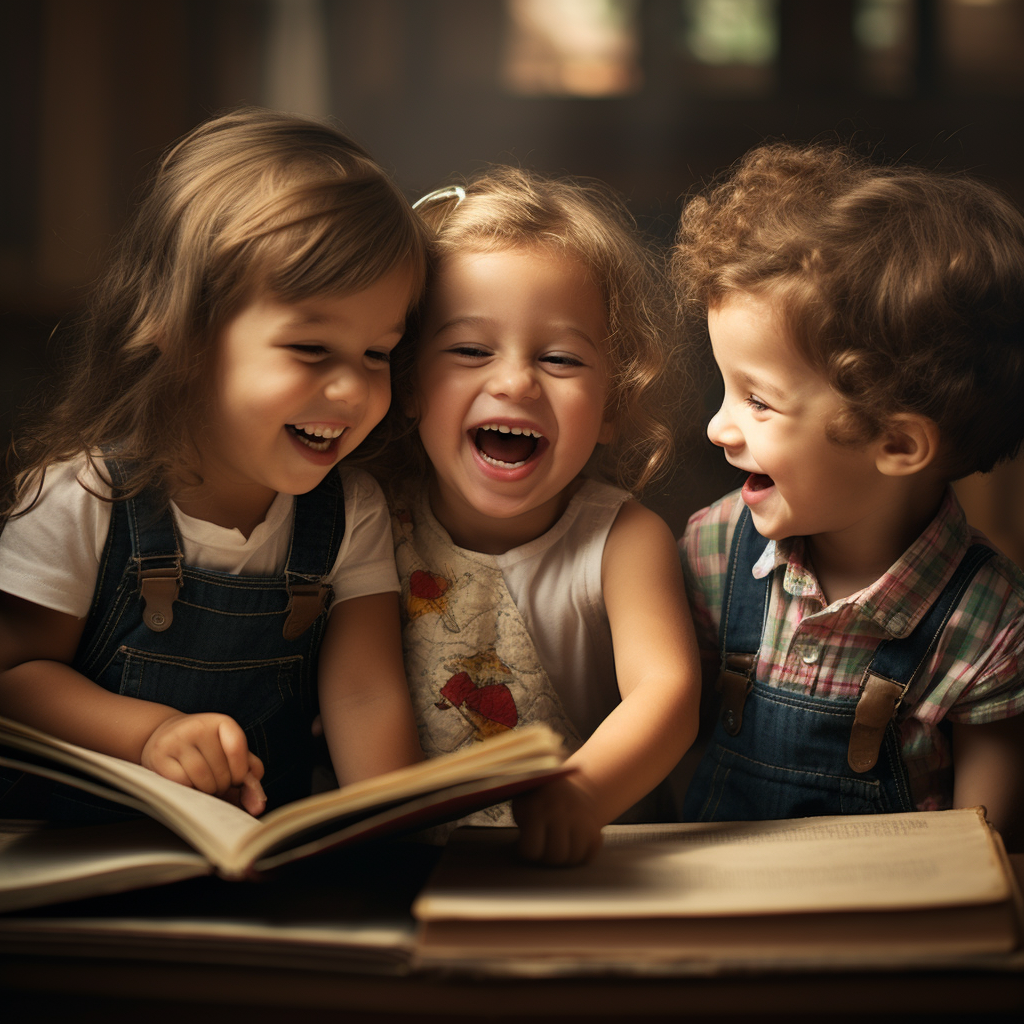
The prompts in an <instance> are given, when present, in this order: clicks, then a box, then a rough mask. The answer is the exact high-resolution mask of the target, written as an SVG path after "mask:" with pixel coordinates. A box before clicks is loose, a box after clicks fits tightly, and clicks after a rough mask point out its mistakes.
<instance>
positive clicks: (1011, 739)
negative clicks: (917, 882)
mask: <svg viewBox="0 0 1024 1024" xmlns="http://www.w3.org/2000/svg"><path fill="white" fill-rule="evenodd" d="M953 768H954V781H953V806H954V807H977V806H978V805H979V804H980V805H982V806H983V807H984V808H985V810H986V812H987V814H986V816H987V818H988V820H989V821H990V822H991V823H992V824H993V825H994V826H995V827H996V828H997V829H998V830H999V833H1000V834H1001V835H1002V837H1003V839H1004V841H1005V842H1006V846H1007V849H1009V850H1010V851H1011V852H1013V853H1016V852H1020V851H1021V850H1022V849H1024V715H1016V716H1015V717H1013V718H1002V719H999V720H998V721H995V722H986V723H985V724H984V725H967V724H964V723H961V722H954V723H953Z"/></svg>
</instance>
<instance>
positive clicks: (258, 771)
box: [247, 750, 264, 779]
mask: <svg viewBox="0 0 1024 1024" xmlns="http://www.w3.org/2000/svg"><path fill="white" fill-rule="evenodd" d="M263 772H264V768H263V762H262V761H261V760H260V759H259V758H258V757H257V756H256V755H255V754H254V753H253V752H252V751H251V750H250V751H249V771H248V772H247V774H249V775H255V776H256V778H257V779H262V778H263Z"/></svg>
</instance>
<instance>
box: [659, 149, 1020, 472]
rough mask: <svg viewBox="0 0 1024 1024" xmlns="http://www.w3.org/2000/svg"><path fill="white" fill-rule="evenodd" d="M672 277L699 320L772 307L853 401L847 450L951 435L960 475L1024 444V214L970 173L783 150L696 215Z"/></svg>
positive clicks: (752, 161) (689, 217) (714, 195)
mask: <svg viewBox="0 0 1024 1024" xmlns="http://www.w3.org/2000/svg"><path fill="white" fill-rule="evenodd" d="M672 264H673V279H674V283H675V286H676V289H677V296H678V300H679V303H680V307H681V309H682V311H683V313H684V316H685V317H686V319H687V320H688V321H690V323H691V324H693V323H694V322H695V321H696V320H698V319H700V320H703V319H705V318H706V316H707V311H708V309H709V308H711V307H714V306H715V305H716V304H717V303H720V302H721V301H722V300H723V299H724V298H725V297H726V296H727V295H728V294H729V293H731V292H750V293H754V294H761V295H765V296H769V297H770V298H771V299H772V301H773V302H774V303H777V308H778V309H779V311H780V313H781V314H782V316H783V317H784V320H785V323H786V326H787V329H788V330H789V332H790V334H791V336H792V338H793V341H794V343H795V344H796V345H797V346H798V347H799V349H800V351H801V353H802V354H803V356H804V357H805V358H806V359H807V361H808V363H809V364H810V365H811V366H812V367H813V368H814V369H815V370H817V371H818V372H819V373H821V374H823V375H824V377H825V378H826V379H827V380H828V381H829V383H830V384H831V386H832V387H833V388H834V389H835V390H836V391H837V392H838V394H839V395H841V396H842V397H843V399H845V402H846V404H847V409H846V412H845V413H844V414H842V415H841V417H840V418H839V420H837V422H835V423H833V424H831V426H830V429H829V436H830V437H831V438H832V440H834V441H836V442H837V443H850V444H858V443H863V442H865V441H867V440H871V439H873V438H875V437H878V436H879V435H880V434H881V432H882V430H883V428H884V425H885V423H886V421H887V419H888V417H889V416H891V415H893V414H894V413H897V412H915V413H919V414H922V415H924V416H927V417H929V418H930V419H931V420H933V421H934V422H935V423H936V424H937V426H938V427H939V430H940V434H941V444H942V454H941V458H942V460H943V461H942V468H943V470H944V472H945V474H946V476H947V478H948V479H950V480H953V479H957V478H959V477H962V476H966V475H967V474H969V473H972V472H976V471H983V472H984V471H988V470H990V469H992V467H993V466H994V465H995V464H996V463H997V462H999V461H1002V460H1004V459H1009V458H1012V457H1013V456H1014V455H1015V454H1016V453H1017V452H1018V451H1019V449H1020V446H1021V441H1022V438H1024V401H1022V397H1021V396H1022V394H1024V218H1022V216H1021V214H1020V212H1019V211H1018V210H1017V209H1016V208H1015V207H1014V206H1013V204H1012V203H1010V202H1009V200H1007V199H1006V198H1005V197H1004V196H1002V195H1001V194H1000V193H999V192H997V191H996V190H995V189H993V188H991V187H989V186H987V185H985V184H983V183H981V182H979V181H976V180H973V179H971V178H969V177H967V176H965V175H960V174H944V173H937V172H932V171H928V170H923V169H920V168H915V167H906V166H882V165H879V164H876V163H874V162H872V161H870V160H868V159H865V158H863V157H861V156H859V155H858V154H856V153H854V152H853V151H852V150H850V149H849V148H846V147H843V146H832V145H813V146H795V145H790V144H785V143H774V144H769V145H765V146H761V147H759V148H757V149H754V150H752V151H751V152H749V153H748V154H747V155H746V156H744V157H743V158H742V159H741V160H740V161H739V162H738V163H737V164H736V165H735V166H734V167H733V168H732V169H731V171H730V172H729V173H728V174H727V176H725V178H724V179H723V180H721V181H719V182H717V183H715V184H713V185H712V186H711V187H710V188H709V189H708V190H707V191H706V192H704V193H703V194H701V195H698V196H697V197H695V198H693V199H692V200H691V201H690V202H689V203H688V204H687V205H686V207H685V209H684V211H683V214H682V217H681V220H680V225H679V232H678V236H677V240H676V247H675V250H674V254H673V261H672Z"/></svg>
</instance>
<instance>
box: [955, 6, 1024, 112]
mask: <svg viewBox="0 0 1024 1024" xmlns="http://www.w3.org/2000/svg"><path fill="white" fill-rule="evenodd" d="M936 8H937V10H936V14H937V16H938V21H939V24H938V45H939V59H940V62H941V68H942V70H941V76H942V87H943V90H944V91H945V92H947V93H955V94H957V95H967V96H970V95H974V96H998V95H1004V96H1007V95H1015V96H1019V95H1021V94H1022V93H1024V60H1022V59H1021V50H1022V42H1024V3H1022V2H1021V0H936ZM1010 130H1013V129H1010Z"/></svg>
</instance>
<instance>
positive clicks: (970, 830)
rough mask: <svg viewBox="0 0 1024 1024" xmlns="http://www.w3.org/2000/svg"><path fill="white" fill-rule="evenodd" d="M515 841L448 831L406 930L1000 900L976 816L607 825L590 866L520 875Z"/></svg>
mask: <svg viewBox="0 0 1024 1024" xmlns="http://www.w3.org/2000/svg"><path fill="white" fill-rule="evenodd" d="M509 832H510V833H512V835H511V836H510V835H508V834H502V833H509ZM514 835H515V832H514V830H488V829H475V830H471V829H464V830H459V832H456V833H455V835H454V836H453V838H452V840H450V841H449V848H448V849H447V850H446V852H445V856H444V858H443V860H442V863H441V865H440V867H439V869H438V872H437V873H436V874H435V876H434V877H433V878H432V879H431V881H430V883H429V884H428V886H427V888H426V889H425V891H424V893H423V895H422V896H421V897H420V899H419V900H418V901H417V903H416V905H415V907H414V910H415V913H416V915H417V917H419V918H420V919H421V920H433V919H445V918H448V919H480V918H498V919H508V920H513V919H542V918H552V919H553V918H565V917H573V918H588V917H589V918H615V917H673V916H686V915H690V916H700V915H709V916H710V915H730V914H771V913H798V912H801V911H824V910H833V911H840V910H872V909H896V908H913V907H940V906H957V905H969V904H981V903H990V902H997V901H1003V900H1006V899H1007V898H1008V896H1009V894H1010V889H1009V883H1008V881H1007V878H1006V875H1005V872H1004V870H1003V866H1002V863H1001V861H1000V859H999V855H998V852H997V848H996V846H995V844H994V842H993V838H992V835H991V832H990V829H989V827H988V825H987V824H986V822H985V821H984V819H983V818H982V816H981V814H980V811H979V810H977V809H967V810H959V811H935V812H918V813H911V814H888V815H857V816H849V817H822V818H801V819H794V820H788V821H767V822H736V823H729V822H725V823H710V824H679V825H633V826H616V825H612V826H608V827H607V828H606V829H605V830H604V840H605V841H604V847H603V848H602V850H601V851H600V852H599V853H598V855H597V856H596V857H595V858H594V860H593V861H591V862H590V863H589V864H585V865H582V866H580V867H578V868H572V869H566V870H558V871H553V870H551V869H550V868H544V867H538V866H534V865H528V864H523V863H521V862H519V861H518V860H517V859H516V857H515V853H514V845H513V844H514Z"/></svg>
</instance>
